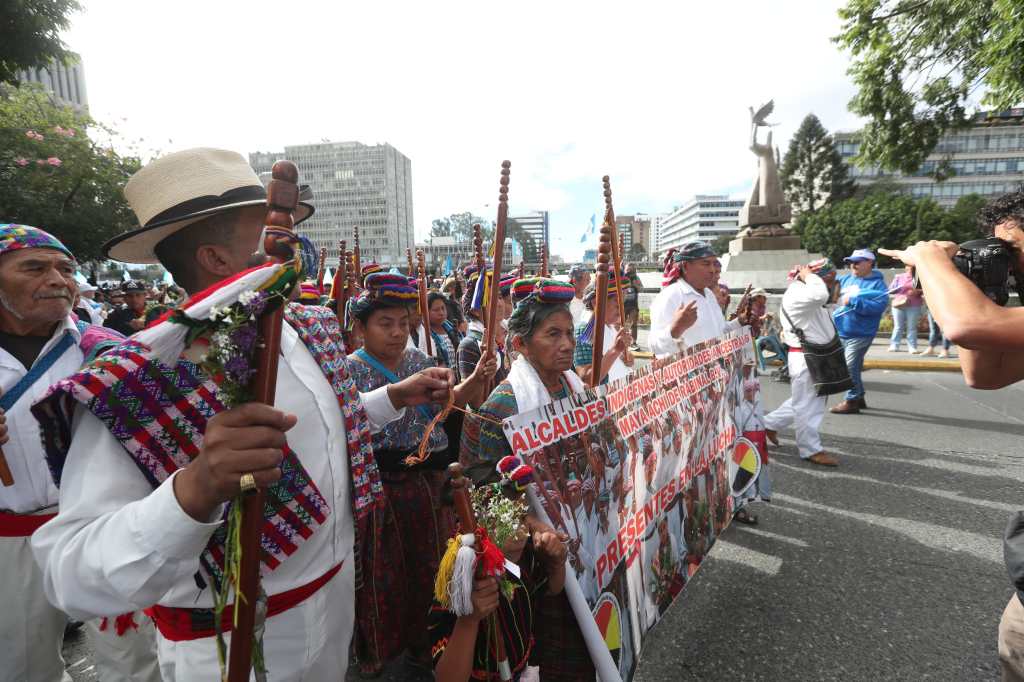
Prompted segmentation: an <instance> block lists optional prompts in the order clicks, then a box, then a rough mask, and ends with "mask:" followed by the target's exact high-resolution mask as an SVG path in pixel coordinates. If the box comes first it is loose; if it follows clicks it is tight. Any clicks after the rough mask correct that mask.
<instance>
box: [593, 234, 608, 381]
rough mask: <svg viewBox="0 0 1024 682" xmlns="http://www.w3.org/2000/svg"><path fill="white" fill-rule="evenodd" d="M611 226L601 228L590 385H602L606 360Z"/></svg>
mask: <svg viewBox="0 0 1024 682" xmlns="http://www.w3.org/2000/svg"><path fill="white" fill-rule="evenodd" d="M611 241H612V235H611V226H609V225H608V222H607V221H605V223H604V225H602V226H601V242H600V245H599V246H598V248H597V285H596V287H595V288H596V291H595V292H594V337H593V342H594V346H593V349H594V350H593V356H594V357H593V360H592V362H591V365H590V385H591V386H592V387H594V388H596V387H597V386H600V385H601V379H602V378H603V376H604V375H603V373H602V372H601V365H602V364H603V362H602V360H604V323H605V318H606V317H607V310H608V261H609V260H610V257H611V250H612V247H611Z"/></svg>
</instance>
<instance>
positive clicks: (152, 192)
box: [103, 147, 313, 263]
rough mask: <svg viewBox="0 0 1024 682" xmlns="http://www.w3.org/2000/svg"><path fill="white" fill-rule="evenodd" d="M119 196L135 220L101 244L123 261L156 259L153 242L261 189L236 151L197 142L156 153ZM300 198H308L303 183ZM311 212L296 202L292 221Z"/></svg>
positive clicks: (252, 198)
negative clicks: (195, 145)
mask: <svg viewBox="0 0 1024 682" xmlns="http://www.w3.org/2000/svg"><path fill="white" fill-rule="evenodd" d="M124 196H125V198H126V199H127V200H128V203H129V205H131V207H132V210H133V211H134V212H135V216H136V217H137V218H138V219H139V225H140V226H141V227H138V228H136V229H134V230H130V231H128V232H125V233H124V234H121V235H118V236H117V237H114V238H113V239H111V240H110V241H108V242H107V243H106V244H104V245H103V251H104V253H105V254H106V256H107V257H108V258H112V259H114V260H118V261H122V262H124V263H157V262H159V261H158V259H157V257H156V253H155V252H154V250H153V249H154V247H155V246H156V245H157V244H159V243H160V242H161V241H162V240H163V239H165V238H166V237H169V236H170V235H172V234H174V233H175V232H177V231H178V230H180V229H181V228H183V227H186V226H188V225H191V224H192V223H195V222H198V221H200V220H202V219H204V218H207V217H209V216H211V215H215V214H217V213H223V212H224V211H228V210H230V209H233V208H242V207H245V206H258V205H260V204H265V203H266V201H267V191H266V189H265V188H264V187H263V183H262V182H260V179H259V177H257V175H256V172H255V171H253V169H252V167H250V166H249V163H248V162H247V161H246V160H245V158H244V157H243V156H242V155H241V154H239V153H238V152H232V151H227V150H224V149H211V148H208V147H199V148H196V149H186V150H184V151H180V152H175V153H173V154H168V155H167V156H161V157H160V158H159V159H156V160H155V161H153V162H151V163H149V164H147V165H146V166H144V167H143V168H141V169H140V170H139V171H138V172H137V173H136V174H135V175H133V176H132V177H131V179H129V180H128V184H126V185H125V188H124ZM299 198H300V199H306V200H308V199H311V198H312V193H311V192H310V191H309V188H308V187H303V188H302V192H301V193H300V196H299ZM311 215H313V206H312V205H310V204H308V203H305V202H302V201H300V202H299V205H298V207H296V209H295V222H296V224H298V223H300V222H302V221H303V220H305V219H306V218H308V217H309V216H311Z"/></svg>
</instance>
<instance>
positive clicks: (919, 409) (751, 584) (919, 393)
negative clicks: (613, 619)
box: [638, 370, 1024, 682]
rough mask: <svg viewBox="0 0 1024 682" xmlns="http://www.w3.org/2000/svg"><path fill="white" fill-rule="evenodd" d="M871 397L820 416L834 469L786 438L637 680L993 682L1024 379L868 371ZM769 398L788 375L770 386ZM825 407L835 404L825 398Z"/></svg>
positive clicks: (654, 642)
mask: <svg viewBox="0 0 1024 682" xmlns="http://www.w3.org/2000/svg"><path fill="white" fill-rule="evenodd" d="M865 378H866V380H867V381H866V386H867V391H868V394H867V400H868V403H869V405H870V406H871V409H870V410H868V411H867V412H866V413H862V414H860V415H856V416H843V417H840V416H837V415H827V416H826V418H825V422H824V428H823V431H824V433H825V445H826V447H827V448H829V449H830V450H831V451H832V452H834V453H836V454H837V455H839V458H840V460H841V463H842V464H841V466H840V468H839V469H836V470H827V469H821V468H818V467H814V468H811V465H807V464H804V463H802V462H801V461H800V459H799V457H798V456H797V455H796V448H795V445H794V443H793V441H792V439H791V438H786V436H787V435H788V436H791V435H792V434H786V433H783V434H781V435H782V436H783V439H782V446H781V447H780V448H778V449H777V452H775V453H774V454H775V464H774V473H775V480H776V486H775V490H776V492H777V495H776V498H775V500H774V502H773V504H771V505H759V509H758V512H759V514H760V517H761V523H760V525H759V526H758V527H757V528H756V529H750V528H748V527H741V526H738V525H734V526H733V527H731V528H730V529H729V530H728V531H727V533H726V535H725V538H724V540H723V542H721V543H719V544H718V545H716V546H715V548H714V550H713V551H712V553H711V557H710V561H708V562H707V563H705V564H704V566H703V567H702V569H701V571H700V573H699V574H698V575H697V577H696V579H695V580H694V581H693V582H692V583H691V584H690V585H689V586H688V588H687V591H686V592H685V593H684V595H683V597H682V599H681V600H680V601H679V602H678V603H677V604H675V605H674V606H673V608H672V609H671V610H670V611H669V612H668V613H667V614H666V618H665V620H664V621H663V622H662V623H660V624H659V626H658V628H657V629H656V630H655V632H654V633H653V634H652V637H651V639H650V641H649V643H648V645H647V647H646V649H645V651H644V654H643V659H642V662H641V665H640V674H639V676H638V679H639V680H643V681H645V682H651V681H653V680H681V679H685V680H689V679H693V680H697V679H703V680H716V679H730V680H744V679H749V680H922V679H935V680H992V679H997V678H998V673H997V666H996V644H995V637H996V627H997V624H998V621H999V615H1000V613H1001V612H1002V609H1003V607H1004V606H1005V603H1006V601H1007V599H1008V598H1009V596H1010V593H1011V590H1010V587H1009V585H1008V581H1007V578H1006V572H1005V570H1004V568H1003V565H1002V547H1001V541H1000V539H1001V534H1002V530H1003V526H1004V525H1005V523H1006V519H1007V517H1008V516H1009V514H1010V513H1011V512H1012V511H1014V510H1016V509H1017V508H1019V507H1021V506H1024V496H1022V494H1021V482H1022V481H1024V455H1022V454H1021V447H1020V443H1021V439H1022V437H1024V407H1022V401H1024V389H1021V388H1009V389H1004V390H1002V391H998V392H994V393H986V392H980V391H971V390H969V389H967V388H966V387H965V386H964V383H963V379H962V378H961V376H960V375H959V374H954V373H924V372H914V373H901V372H884V371H881V370H874V371H871V372H869V373H867V374H866V375H865ZM764 386H765V403H766V408H768V409H770V408H772V407H774V406H776V405H778V404H779V402H781V400H782V399H783V398H784V397H785V395H786V393H787V391H788V386H786V385H784V384H775V383H771V382H770V381H765V382H764ZM833 402H835V399H833Z"/></svg>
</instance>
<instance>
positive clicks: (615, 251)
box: [601, 175, 626, 327]
mask: <svg viewBox="0 0 1024 682" xmlns="http://www.w3.org/2000/svg"><path fill="white" fill-rule="evenodd" d="M601 181H602V182H603V183H604V207H605V208H604V220H605V222H606V223H608V225H609V226H610V227H611V242H612V265H613V266H614V270H613V271H612V273H613V275H614V282H615V298H616V299H617V300H618V302H619V327H622V326H624V325H625V324H626V304H625V302H624V301H623V300H622V247H623V246H624V245H625V237H624V236H623V235H621V234H616V233H617V232H618V229H619V228H618V226H617V225H616V224H615V209H614V208H612V183H611V180H610V179H609V178H608V176H607V175H606V176H604V177H603V178H601Z"/></svg>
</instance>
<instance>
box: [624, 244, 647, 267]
mask: <svg viewBox="0 0 1024 682" xmlns="http://www.w3.org/2000/svg"><path fill="white" fill-rule="evenodd" d="M627 260H631V261H637V262H639V261H645V260H647V249H645V248H644V245H643V244H641V243H640V242H635V243H634V244H633V245H632V246H631V247H629V256H628V258H627Z"/></svg>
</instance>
